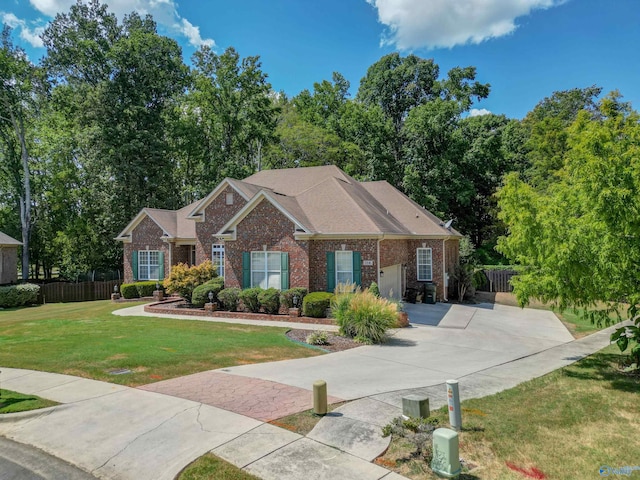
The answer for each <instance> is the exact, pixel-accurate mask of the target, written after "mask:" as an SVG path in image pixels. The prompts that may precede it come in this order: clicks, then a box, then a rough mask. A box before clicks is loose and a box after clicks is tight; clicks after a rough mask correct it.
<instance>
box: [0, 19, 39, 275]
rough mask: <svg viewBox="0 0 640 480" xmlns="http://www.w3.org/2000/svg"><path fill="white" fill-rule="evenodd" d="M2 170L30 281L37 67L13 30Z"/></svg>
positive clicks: (1, 76) (3, 83)
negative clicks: (15, 39) (17, 219)
mask: <svg viewBox="0 0 640 480" xmlns="http://www.w3.org/2000/svg"><path fill="white" fill-rule="evenodd" d="M0 42H1V45H0V171H1V172H2V174H3V175H2V176H3V177H5V178H6V179H7V181H6V182H5V185H4V187H5V188H7V189H8V192H9V196H10V197H12V198H13V200H14V202H15V205H16V207H17V209H18V211H19V212H20V232H21V236H22V279H23V280H27V279H28V278H29V241H30V235H31V227H32V220H31V214H32V201H31V163H32V158H31V154H30V143H31V141H30V127H31V125H32V124H33V119H34V117H35V115H36V111H35V110H36V103H35V97H36V93H35V88H36V84H37V81H38V73H37V68H36V67H35V66H34V65H33V64H32V63H31V62H29V60H28V58H27V56H26V54H25V53H24V51H23V50H22V49H20V48H18V47H16V46H15V45H13V42H12V41H11V29H10V28H9V27H7V26H4V27H3V30H2V36H1V38H0Z"/></svg>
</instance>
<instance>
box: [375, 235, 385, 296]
mask: <svg viewBox="0 0 640 480" xmlns="http://www.w3.org/2000/svg"><path fill="white" fill-rule="evenodd" d="M382 238H384V236H382ZM382 238H378V240H377V258H376V272H377V273H376V276H377V278H378V288H380V272H381V271H382V267H381V266H380V240H382Z"/></svg>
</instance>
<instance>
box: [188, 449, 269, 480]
mask: <svg viewBox="0 0 640 480" xmlns="http://www.w3.org/2000/svg"><path fill="white" fill-rule="evenodd" d="M177 480H260V479H259V478H258V477H256V476H255V475H251V474H250V473H247V472H245V471H244V470H242V469H240V468H238V467H236V466H235V465H232V464H230V463H228V462H225V461H224V460H222V459H221V458H220V457H216V456H215V455H213V454H212V453H207V454H205V455H203V456H201V457H200V458H198V459H197V460H194V461H193V462H192V463H191V464H189V465H188V466H187V467H185V469H184V470H183V471H182V472H181V473H180V475H178V477H177Z"/></svg>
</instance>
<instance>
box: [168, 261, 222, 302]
mask: <svg viewBox="0 0 640 480" xmlns="http://www.w3.org/2000/svg"><path fill="white" fill-rule="evenodd" d="M216 276H217V273H216V271H215V268H214V267H213V264H212V263H211V261H210V260H206V261H205V262H203V263H201V264H200V265H193V266H191V267H190V266H189V265H187V264H186V263H179V264H178V265H174V266H173V267H171V274H170V275H169V277H168V278H166V279H165V281H164V287H165V289H166V290H167V293H177V294H178V295H180V296H181V297H182V298H184V299H185V300H186V301H187V302H189V303H190V302H191V295H192V294H193V290H194V289H195V288H196V287H197V286H198V285H202V284H203V283H206V282H208V281H209V280H211V279H213V278H215V277H216Z"/></svg>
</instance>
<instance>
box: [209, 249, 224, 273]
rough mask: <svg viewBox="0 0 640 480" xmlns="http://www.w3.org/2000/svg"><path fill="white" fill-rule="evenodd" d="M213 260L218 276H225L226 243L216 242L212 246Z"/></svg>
mask: <svg viewBox="0 0 640 480" xmlns="http://www.w3.org/2000/svg"><path fill="white" fill-rule="evenodd" d="M211 261H212V262H213V267H214V268H215V269H216V272H217V273H218V276H219V277H222V278H224V244H215V245H213V246H212V247H211Z"/></svg>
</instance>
